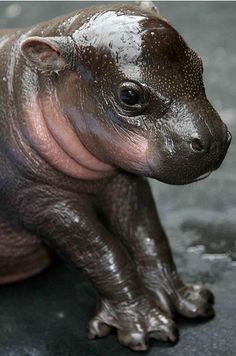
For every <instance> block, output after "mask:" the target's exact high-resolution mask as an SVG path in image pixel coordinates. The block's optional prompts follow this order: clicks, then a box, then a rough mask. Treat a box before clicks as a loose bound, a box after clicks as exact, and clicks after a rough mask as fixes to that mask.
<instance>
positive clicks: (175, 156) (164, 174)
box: [147, 102, 232, 184]
mask: <svg viewBox="0 0 236 356" xmlns="http://www.w3.org/2000/svg"><path fill="white" fill-rule="evenodd" d="M197 106H198V107H200V108H201V110H200V111H199V110H198V111H197V110H196V105H195V107H194V108H193V107H191V110H190V109H189V107H188V109H187V107H185V109H184V110H179V115H178V116H177V117H171V118H170V119H169V121H168V123H169V125H168V126H167V127H165V130H162V132H161V135H160V134H158V139H157V138H156V137H155V138H153V141H152V143H150V145H149V147H148V150H147V162H148V164H149V167H150V170H151V171H152V174H151V176H152V177H153V178H155V179H158V180H160V181H162V182H165V183H168V184H188V183H191V182H195V181H197V180H199V179H203V178H205V177H207V176H209V174H210V173H211V172H212V171H214V170H216V169H218V168H219V167H220V165H221V163H222V162H223V160H224V158H225V155H226V153H227V150H228V148H229V146H230V143H231V140H232V136H231V133H230V132H229V130H228V128H227V126H226V125H225V124H224V123H223V121H222V120H221V118H220V117H219V115H218V114H217V112H216V111H215V110H214V109H213V108H212V107H211V106H210V104H209V103H208V102H207V106H206V105H205V108H203V107H202V106H199V103H198V105H197ZM204 110H205V112H204ZM175 112H176V109H175ZM160 137H161V139H160Z"/></svg>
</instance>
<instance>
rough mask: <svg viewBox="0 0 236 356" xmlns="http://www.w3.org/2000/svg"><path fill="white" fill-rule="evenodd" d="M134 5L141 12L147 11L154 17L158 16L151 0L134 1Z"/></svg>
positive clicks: (157, 11)
mask: <svg viewBox="0 0 236 356" xmlns="http://www.w3.org/2000/svg"><path fill="white" fill-rule="evenodd" d="M135 3H136V4H137V5H138V6H139V7H140V8H141V9H143V10H149V11H152V12H154V13H155V14H156V15H160V13H159V10H158V8H157V7H156V6H155V5H154V3H153V2H152V1H151V0H144V1H135Z"/></svg>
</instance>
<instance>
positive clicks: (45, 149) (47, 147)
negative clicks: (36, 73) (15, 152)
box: [23, 93, 116, 180]
mask: <svg viewBox="0 0 236 356" xmlns="http://www.w3.org/2000/svg"><path fill="white" fill-rule="evenodd" d="M23 111H24V117H25V120H26V127H27V136H28V139H29V141H30V143H31V144H32V146H33V147H34V148H35V149H36V150H37V151H38V152H39V154H40V155H41V156H42V157H43V158H44V159H45V160H46V161H47V162H48V163H49V164H50V165H51V166H53V167H54V168H56V169H57V170H59V171H61V172H62V173H64V174H66V175H68V176H71V177H73V178H78V179H88V180H95V179H100V178H105V177H108V176H111V175H113V174H114V173H115V172H116V169H115V168H114V167H113V166H111V165H109V164H106V163H104V162H102V161H100V160H99V159H97V158H96V157H95V156H93V155H92V154H91V153H90V152H89V151H88V150H87V149H86V147H85V146H84V145H83V144H82V142H81V141H80V139H79V137H78V136H77V135H76V133H75V131H74V130H73V129H72V127H71V125H70V123H69V122H68V121H67V119H66V118H65V117H64V116H63V115H62V113H61V112H60V111H59V110H58V108H57V107H56V106H55V104H54V103H53V100H52V98H51V97H42V98H40V97H39V95H38V94H36V93H34V94H33V96H32V98H31V101H30V102H29V103H27V104H25V105H24V109H23Z"/></svg>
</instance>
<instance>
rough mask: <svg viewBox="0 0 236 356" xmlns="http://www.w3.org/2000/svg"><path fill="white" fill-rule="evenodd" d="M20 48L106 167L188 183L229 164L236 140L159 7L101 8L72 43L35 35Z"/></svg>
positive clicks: (197, 62) (70, 36)
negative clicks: (48, 80) (226, 161)
mask: <svg viewBox="0 0 236 356" xmlns="http://www.w3.org/2000/svg"><path fill="white" fill-rule="evenodd" d="M22 51H23V53H24V55H25V56H26V57H27V58H28V59H30V60H31V61H33V62H34V63H35V64H36V65H37V66H38V67H39V69H41V75H44V76H45V75H47V76H51V82H52V83H53V86H54V88H55V90H54V94H55V98H56V99H55V101H56V102H57V105H58V106H59V107H60V110H61V112H62V113H63V115H64V116H65V117H66V118H67V119H68V121H69V122H70V125H71V126H72V127H73V130H75V132H76V134H77V136H78V137H79V138H80V141H81V142H82V143H83V145H84V146H85V147H86V149H87V150H88V151H89V152H90V153H92V154H93V156H95V157H96V158H98V159H99V160H101V161H103V162H105V163H106V164H109V165H112V166H115V167H120V168H122V169H124V170H126V171H129V172H131V173H135V174H140V175H145V176H149V177H153V178H155V179H158V180H160V181H162V182H166V183H169V184H186V183H190V182H194V181H196V180H199V179H201V178H203V177H205V176H207V175H209V174H210V173H211V172H212V171H213V170H215V169H217V168H218V167H219V166H220V164H221V163H222V161H223V159H224V157H225V155H226V152H227V149H228V147H229V144H230V141H231V135H230V133H229V131H228V130H227V127H226V125H225V124H224V123H223V122H222V120H221V118H220V116H219V115H218V114H217V112H216V111H215V110H214V108H213V107H212V106H211V104H210V103H209V101H208V100H207V97H206V94H205V89H204V84H203V79H202V74H203V66H202V61H201V59H200V58H199V56H198V55H197V54H196V53H195V52H194V51H193V50H192V49H190V48H189V47H188V46H187V44H186V43H185V42H184V40H183V39H182V37H181V36H180V35H179V34H178V32H177V31H176V30H175V29H174V28H173V27H172V26H171V25H170V24H169V23H168V22H167V21H166V20H165V19H164V18H162V17H160V15H159V14H158V13H157V12H156V11H155V9H153V8H147V9H146V8H143V7H142V6H137V5H112V6H105V7H100V8H96V9H95V10H94V9H93V10H90V12H88V15H87V17H86V21H85V22H84V21H83V19H81V18H80V16H79V15H78V19H77V20H75V19H74V21H73V24H72V25H71V26H70V29H67V33H66V35H65V36H56V37H48V38H47V37H44V38H40V37H31V38H28V39H27V40H25V41H24V43H23V44H22ZM68 144H69V143H68Z"/></svg>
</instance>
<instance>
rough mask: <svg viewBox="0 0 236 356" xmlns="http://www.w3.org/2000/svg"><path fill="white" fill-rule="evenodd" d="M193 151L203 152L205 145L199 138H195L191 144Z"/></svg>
mask: <svg viewBox="0 0 236 356" xmlns="http://www.w3.org/2000/svg"><path fill="white" fill-rule="evenodd" d="M190 146H191V148H192V150H193V151H197V152H202V151H204V147H203V145H202V143H201V141H200V140H199V139H198V138H194V139H193V140H192V142H191V144H190Z"/></svg>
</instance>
